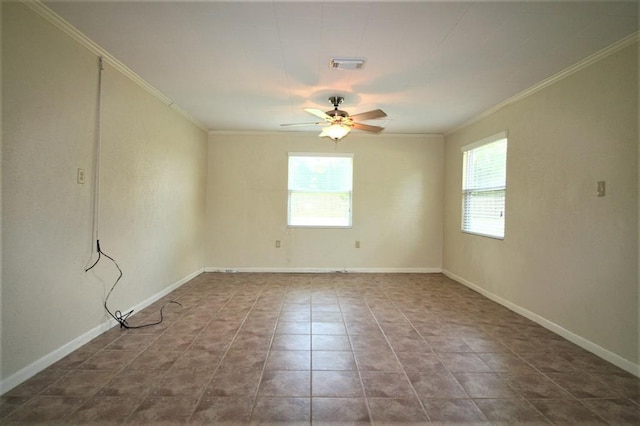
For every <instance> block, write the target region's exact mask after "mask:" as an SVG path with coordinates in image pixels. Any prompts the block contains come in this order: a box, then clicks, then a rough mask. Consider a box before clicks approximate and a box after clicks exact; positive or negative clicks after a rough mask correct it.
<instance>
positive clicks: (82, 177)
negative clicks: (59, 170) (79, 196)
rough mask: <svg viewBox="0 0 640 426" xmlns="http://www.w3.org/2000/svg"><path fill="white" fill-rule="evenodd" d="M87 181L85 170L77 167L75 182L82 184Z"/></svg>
mask: <svg viewBox="0 0 640 426" xmlns="http://www.w3.org/2000/svg"><path fill="white" fill-rule="evenodd" d="M86 181H87V171H86V170H85V169H78V172H77V174H76V182H77V183H79V184H81V185H82V184H84V183H85V182H86Z"/></svg>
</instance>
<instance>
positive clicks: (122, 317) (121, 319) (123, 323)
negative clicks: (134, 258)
mask: <svg viewBox="0 0 640 426" xmlns="http://www.w3.org/2000/svg"><path fill="white" fill-rule="evenodd" d="M96 249H97V252H98V258H97V259H96V261H95V262H93V265H91V266H89V267H88V268H87V269H85V270H84V271H85V272H89V271H90V270H91V269H93V267H94V266H96V265H97V264H98V262H100V259H101V257H102V256H104V257H106V258H107V259H109V260H110V261H111V262H112V263H113V264H114V265H115V266H116V268H118V273H119V275H118V278H117V279H116V282H114V283H113V286H111V290H109V293H108V294H107V297H105V299H104V309H105V310H106V311H107V312H108V313H109V315H110V316H111V318H113V319H114V320H116V321H117V322H118V323H119V324H120V328H126V329H133V328H143V327H150V326H152V325H158V324H160V323H161V322H162V321H163V320H164V315H163V312H162V311H164V308H165V307H166V306H167V305H168V304H169V303H175V304H176V305H180V306H182V305H181V304H180V303H178V302H176V301H175V300H170V301H168V302H167V303H165V304H164V305H162V308H160V320H159V321H156V322H152V323H149V324H142V325H129V323H128V322H127V318H129V316H131V314H132V313H133V309H132V310H130V311H129V312H127V313H126V314H123V313H122V312H121V311H120V310H116V311H115V312H113V313H112V312H111V311H110V310H109V307H108V306H107V301H108V300H109V296H111V293H112V292H113V289H114V288H116V285H117V284H118V282H119V281H120V279H121V278H122V275H123V273H122V269H120V266H118V262H116V261H115V260H114V259H113V257H111V256H109V255H108V254H106V253H105V252H103V251H102V250H101V249H100V240H96Z"/></svg>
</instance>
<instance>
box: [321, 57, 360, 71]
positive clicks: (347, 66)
mask: <svg viewBox="0 0 640 426" xmlns="http://www.w3.org/2000/svg"><path fill="white" fill-rule="evenodd" d="M362 67H364V59H361V58H331V61H329V68H331V69H332V70H351V71H354V70H360V69H362Z"/></svg>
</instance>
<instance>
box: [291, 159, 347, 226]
mask: <svg viewBox="0 0 640 426" xmlns="http://www.w3.org/2000/svg"><path fill="white" fill-rule="evenodd" d="M290 157H344V158H351V159H352V167H353V158H354V157H355V155H354V153H349V152H338V153H330V152H289V153H287V164H288V159H289V158H290ZM288 173H289V171H288V166H287V179H288ZM351 173H352V176H351V179H352V182H351V197H350V199H349V225H344V226H331V225H290V222H291V217H290V214H291V212H290V211H289V208H288V207H287V228H304V229H351V228H353V168H352V169H351ZM287 203H289V185H288V184H287Z"/></svg>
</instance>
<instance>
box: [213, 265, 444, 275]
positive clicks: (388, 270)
mask: <svg viewBox="0 0 640 426" xmlns="http://www.w3.org/2000/svg"><path fill="white" fill-rule="evenodd" d="M204 272H224V273H240V272H266V273H285V274H325V273H333V272H342V273H371V274H437V273H441V272H442V269H441V268H284V267H275V268H271V267H250V268H245V267H239V268H234V267H222V266H207V267H205V268H204Z"/></svg>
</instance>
